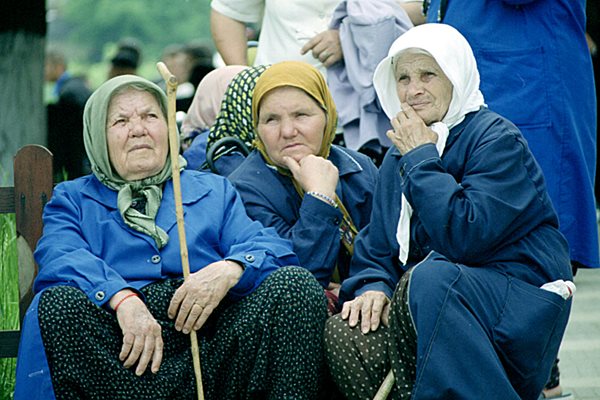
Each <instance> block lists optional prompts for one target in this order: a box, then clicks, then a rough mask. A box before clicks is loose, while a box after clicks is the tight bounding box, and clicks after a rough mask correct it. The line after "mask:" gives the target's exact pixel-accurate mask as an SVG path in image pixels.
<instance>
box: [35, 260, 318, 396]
mask: <svg viewBox="0 0 600 400" xmlns="http://www.w3.org/2000/svg"><path fill="white" fill-rule="evenodd" d="M181 283H182V281H181V280H167V281H163V282H157V283H154V284H151V285H148V286H146V287H145V288H143V289H142V290H141V292H142V293H143V294H144V296H145V300H146V305H147V306H148V309H149V310H150V312H151V313H152V315H153V316H154V317H155V318H156V320H157V321H158V322H159V323H160V325H161V328H162V335H163V341H164V351H163V361H162V364H161V366H160V370H159V372H158V373H157V374H152V373H151V372H149V369H150V368H148V369H147V371H146V372H145V373H144V374H143V375H142V376H139V377H138V376H136V375H135V368H133V367H132V368H130V369H126V368H124V367H123V364H122V362H121V361H119V352H120V350H121V345H122V340H123V337H122V333H121V329H120V327H119V324H118V322H117V319H116V317H115V314H114V312H112V311H109V310H107V309H105V308H101V307H97V306H96V305H95V304H94V303H92V302H91V301H90V300H89V299H88V298H87V296H86V295H85V294H84V293H83V292H81V291H80V290H79V289H76V288H72V287H66V286H57V287H53V288H49V289H47V290H46V291H45V292H44V293H43V294H42V297H41V299H40V306H39V320H40V329H41V333H42V340H43V342H44V346H45V348H46V354H47V357H48V363H49V366H50V372H51V376H52V383H53V387H54V391H55V395H56V398H57V399H59V400H60V399H70V400H73V399H107V398H110V399H133V398H135V399H196V398H197V395H196V384H195V376H194V369H193V363H192V356H191V350H190V339H189V336H188V335H184V334H182V333H181V332H178V331H176V330H175V327H174V321H173V320H171V319H169V318H168V316H167V309H168V306H169V302H170V300H171V298H172V296H173V294H174V292H175V290H176V289H177V288H178V287H179V286H180V285H181ZM326 316H327V311H326V299H325V296H324V295H323V289H322V288H321V287H320V286H319V284H318V283H317V281H316V280H315V279H314V278H313V277H312V275H311V274H310V273H309V272H307V271H306V270H304V269H302V268H298V267H286V268H281V269H279V270H277V271H276V272H274V273H273V274H271V275H270V276H269V277H268V278H267V279H266V280H265V282H263V284H261V285H260V287H259V288H258V289H257V290H256V291H255V292H254V293H253V294H251V295H249V296H248V297H246V298H244V299H242V300H240V301H239V302H236V303H231V302H227V299H225V300H224V301H223V302H222V304H221V305H220V306H219V307H218V308H217V309H216V310H215V311H214V312H213V315H211V317H210V318H209V320H208V321H207V323H206V324H205V326H203V328H202V329H201V330H200V331H198V339H199V343H200V360H201V367H202V381H203V387H204V394H205V398H206V399H207V400H209V399H219V400H221V399H314V398H315V397H316V395H317V391H318V389H319V385H320V383H321V382H322V379H323V377H322V373H323V345H322V332H323V327H324V323H325V319H326Z"/></svg>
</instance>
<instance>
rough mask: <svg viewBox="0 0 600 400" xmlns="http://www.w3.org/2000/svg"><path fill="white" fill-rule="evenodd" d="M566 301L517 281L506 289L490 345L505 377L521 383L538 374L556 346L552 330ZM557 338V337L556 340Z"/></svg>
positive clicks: (553, 330) (511, 281)
mask: <svg viewBox="0 0 600 400" xmlns="http://www.w3.org/2000/svg"><path fill="white" fill-rule="evenodd" d="M566 304H567V301H566V300H564V299H563V298H562V297H561V296H559V295H557V294H555V293H552V292H549V291H546V290H543V289H540V288H538V287H536V286H533V285H530V284H528V283H525V282H523V281H520V280H517V279H511V280H510V281H509V285H508V291H507V296H506V302H505V304H504V310H503V312H502V314H501V317H500V319H499V321H498V323H497V324H496V326H495V327H494V330H493V335H494V344H495V346H496V348H497V351H498V354H499V355H500V358H501V360H502V363H503V364H504V365H505V366H506V367H508V368H507V370H508V373H509V375H513V374H516V375H517V376H518V377H519V378H521V379H527V378H528V377H530V376H532V375H534V374H536V373H538V372H539V371H538V369H539V367H540V364H541V363H542V361H543V360H544V358H545V356H546V355H547V353H548V351H551V350H552V349H553V348H555V347H556V346H553V345H552V344H553V342H554V341H555V340H557V339H556V338H557V335H555V334H554V333H555V330H556V329H557V328H561V329H562V328H564V327H562V326H561V327H558V326H557V324H558V323H559V321H561V318H560V316H561V312H562V311H563V309H564V308H565V307H566ZM560 336H561V335H558V337H559V338H560Z"/></svg>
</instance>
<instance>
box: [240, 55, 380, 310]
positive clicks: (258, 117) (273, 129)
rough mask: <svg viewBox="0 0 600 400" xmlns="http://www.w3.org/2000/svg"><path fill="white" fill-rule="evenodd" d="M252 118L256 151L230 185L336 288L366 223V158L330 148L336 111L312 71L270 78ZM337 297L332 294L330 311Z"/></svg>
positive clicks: (371, 168) (290, 70)
mask: <svg viewBox="0 0 600 400" xmlns="http://www.w3.org/2000/svg"><path fill="white" fill-rule="evenodd" d="M252 119H253V121H252V123H253V126H254V128H255V130H256V138H255V141H254V146H255V148H256V149H255V150H254V151H253V152H252V153H251V154H250V155H249V156H248V158H247V159H246V160H245V161H244V162H243V163H242V164H241V166H240V167H239V168H238V169H237V170H236V171H234V172H233V173H232V174H231V175H230V176H229V179H230V180H231V181H232V182H233V184H234V186H235V187H236V188H237V190H238V192H239V193H240V194H241V196H242V199H243V201H244V204H245V206H246V210H247V211H248V214H249V215H250V217H251V218H253V219H255V220H258V221H260V222H262V223H263V225H265V226H271V227H274V228H275V229H276V230H277V232H278V233H279V235H281V236H282V237H285V238H289V239H291V240H292V242H293V244H294V252H295V253H296V254H297V255H298V258H299V259H300V265H301V266H303V267H304V268H306V269H308V270H309V271H311V272H312V273H313V274H314V275H315V277H316V278H317V280H318V281H319V282H320V283H321V285H323V287H325V288H327V287H330V288H332V289H334V288H335V287H336V285H335V283H339V282H340V281H341V280H343V279H344V278H345V277H346V276H347V274H348V268H349V264H350V259H351V256H352V252H353V241H354V236H355V235H356V233H357V231H358V230H360V229H361V228H362V227H364V226H365V225H366V224H367V223H368V220H369V217H370V213H371V204H372V193H373V189H374V186H375V183H376V179H377V169H376V167H375V165H374V164H373V162H372V161H371V160H370V159H369V158H368V157H366V156H365V155H362V154H360V153H357V152H355V151H352V150H349V149H345V148H342V147H340V146H336V145H332V141H333V139H334V137H335V133H336V127H337V112H336V107H335V104H334V102H333V99H332V97H331V94H330V92H329V89H328V87H327V84H326V83H325V80H324V79H323V76H322V75H321V73H320V72H319V71H317V70H316V69H315V68H314V67H312V66H311V65H309V64H306V63H303V62H298V61H288V62H281V63H278V64H274V65H273V66H271V67H270V68H269V69H268V70H267V71H265V72H264V73H263V74H262V75H261V77H260V78H259V79H258V81H257V83H256V87H255V89H254V94H253V97H252ZM332 282H333V284H331V285H330V283H332ZM336 293H337V292H336V290H333V291H331V292H330V293H329V295H330V299H331V300H332V302H331V303H330V305H331V306H334V305H335V303H336V301H337V297H336ZM330 311H332V312H333V311H334V307H331V308H330Z"/></svg>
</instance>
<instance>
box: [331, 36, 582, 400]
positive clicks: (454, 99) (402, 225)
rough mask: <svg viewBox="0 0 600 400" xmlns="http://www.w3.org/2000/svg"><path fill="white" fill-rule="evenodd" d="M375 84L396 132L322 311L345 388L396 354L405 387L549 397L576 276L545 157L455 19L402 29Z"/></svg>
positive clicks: (373, 384)
mask: <svg viewBox="0 0 600 400" xmlns="http://www.w3.org/2000/svg"><path fill="white" fill-rule="evenodd" d="M374 86H375V89H376V91H377V94H378V96H379V100H380V102H381V104H382V106H383V109H384V110H385V112H386V113H387V115H388V116H389V117H390V119H391V123H392V127H393V129H391V130H390V131H388V133H387V135H388V137H389V138H390V140H391V141H392V142H393V143H394V147H392V148H391V149H390V151H389V152H388V153H387V155H386V157H385V159H384V162H383V165H382V167H381V170H380V179H379V183H378V186H377V188H376V191H375V197H374V205H373V212H372V215H371V222H370V224H369V225H368V226H367V227H366V228H365V229H363V230H362V231H361V232H360V233H359V235H358V237H357V239H356V241H355V248H354V249H355V250H354V258H353V260H352V265H351V271H350V277H349V278H348V279H346V280H345V281H344V283H343V285H342V290H341V293H340V296H341V298H340V299H341V301H345V304H344V306H343V310H342V313H341V314H340V315H339V316H336V317H332V318H331V319H330V320H329V321H328V324H327V327H326V333H325V337H326V349H327V357H328V362H329V366H330V369H331V373H332V375H333V377H334V380H335V381H336V383H337V384H338V386H339V388H340V389H341V390H342V392H343V393H344V394H345V396H346V397H347V398H348V399H359V398H361V399H364V398H370V397H372V396H373V394H374V393H375V391H376V390H377V388H378V387H379V385H380V384H381V381H382V380H383V378H384V377H385V375H386V374H387V372H388V371H389V370H390V368H391V370H392V371H393V374H394V376H395V384H394V387H393V391H392V397H393V398H411V399H433V398H440V399H441V398H444V399H448V398H460V399H479V398H486V399H503V400H506V399H515V400H516V399H535V398H537V396H538V395H539V394H540V392H541V390H542V387H543V386H544V383H545V382H546V379H547V377H548V374H549V372H550V368H551V366H552V363H553V361H554V359H555V357H556V355H557V352H558V347H559V344H560V340H561V338H562V335H563V334H564V330H565V327H566V323H567V318H568V315H569V311H570V306H571V301H570V300H568V298H569V297H570V291H572V290H573V289H574V287H572V286H571V282H569V283H568V284H567V283H565V282H564V281H569V280H571V279H572V275H571V268H570V263H569V254H568V249H567V244H566V241H565V239H564V237H563V236H562V235H561V234H560V232H559V231H558V220H557V217H556V214H555V212H554V209H553V208H552V206H551V203H550V200H549V197H548V194H547V192H546V186H545V182H544V179H543V176H542V173H541V170H540V168H539V166H538V164H537V163H536V162H535V160H534V158H533V156H532V155H531V153H530V151H529V149H528V147H527V143H526V142H525V140H524V139H523V137H522V135H521V133H520V132H519V130H518V129H517V128H516V127H515V126H514V125H513V124H512V123H511V122H510V121H508V120H506V119H504V118H503V117H501V116H500V115H498V114H496V113H494V112H492V111H490V110H488V109H487V108H486V106H485V104H484V99H483V96H482V94H481V92H480V91H479V73H478V70H477V65H476V62H475V59H474V57H473V53H472V51H471V48H470V46H469V44H468V43H467V41H466V40H465V39H464V37H463V36H462V35H461V34H460V33H459V32H458V31H456V30H455V29H454V28H452V27H450V26H448V25H442V24H426V25H422V26H418V27H416V28H413V29H411V30H409V31H408V32H407V33H405V34H404V35H402V36H401V37H400V38H398V39H397V40H396V41H395V42H394V44H393V45H392V47H391V49H390V51H389V55H388V57H387V58H385V59H384V60H383V61H382V62H381V63H380V64H379V66H378V67H377V70H376V72H375V75H374ZM524 106H526V105H524ZM549 282H552V283H553V285H554V286H557V287H558V288H559V290H564V291H565V294H564V296H562V295H557V293H554V292H552V291H548V290H545V289H546V288H547V286H544V288H541V287H542V286H543V285H545V284H547V283H549ZM375 350H376V351H375ZM353 366H354V367H353Z"/></svg>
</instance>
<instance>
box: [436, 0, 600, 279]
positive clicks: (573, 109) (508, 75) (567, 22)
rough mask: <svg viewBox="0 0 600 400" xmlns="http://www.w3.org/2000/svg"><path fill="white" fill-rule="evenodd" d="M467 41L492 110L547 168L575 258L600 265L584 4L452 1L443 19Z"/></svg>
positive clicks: (581, 0) (569, 0) (577, 0)
mask: <svg viewBox="0 0 600 400" xmlns="http://www.w3.org/2000/svg"><path fill="white" fill-rule="evenodd" d="M439 9H440V0H432V1H431V5H430V8H429V10H428V12H427V21H428V22H443V23H446V24H449V25H452V26H454V27H455V28H456V29H458V30H459V31H460V32H461V33H462V34H463V35H464V36H465V38H466V39H467V40H468V41H469V43H470V45H471V47H472V48H473V53H474V55H475V58H476V60H477V66H478V68H479V72H480V74H481V91H482V92H483V95H484V97H485V100H486V103H487V104H488V106H489V108H490V110H492V111H495V112H497V113H498V114H500V115H503V116H504V117H506V118H508V119H509V120H511V121H512V122H513V123H514V124H515V125H517V126H518V127H519V129H520V130H521V132H522V133H523V136H524V137H525V139H527V142H528V143H529V147H530V148H531V151H532V152H533V155H534V156H535V157H536V159H537V161H538V163H539V164H540V166H541V167H542V171H543V172H544V176H545V178H546V182H547V187H548V193H549V194H550V198H551V199H552V203H553V205H554V207H555V209H556V211H557V214H558V218H559V221H560V230H561V232H562V233H563V234H564V235H565V237H566V238H567V240H568V242H569V247H570V253H571V260H574V261H577V262H579V263H581V264H583V265H584V266H587V267H594V268H595V267H600V261H599V250H598V232H597V231H598V226H597V223H596V207H595V201H594V190H593V189H594V178H595V168H596V118H597V116H596V98H595V93H594V80H593V71H592V61H591V58H590V54H589V50H588V47H587V43H586V40H585V0H546V1H542V0H481V1H472V0H448V1H447V7H446V9H445V13H444V14H442V15H440V16H441V17H443V18H442V19H441V21H440V20H439V19H438V15H439V14H438V10H439Z"/></svg>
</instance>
